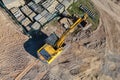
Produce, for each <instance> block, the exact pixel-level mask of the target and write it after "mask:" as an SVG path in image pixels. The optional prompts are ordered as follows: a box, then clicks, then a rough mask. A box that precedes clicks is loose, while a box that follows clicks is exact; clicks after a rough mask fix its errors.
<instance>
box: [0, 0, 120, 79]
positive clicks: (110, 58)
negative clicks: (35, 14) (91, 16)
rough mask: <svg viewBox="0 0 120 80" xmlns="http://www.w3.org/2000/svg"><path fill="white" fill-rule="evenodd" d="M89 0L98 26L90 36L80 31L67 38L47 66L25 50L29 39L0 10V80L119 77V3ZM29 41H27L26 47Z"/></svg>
mask: <svg viewBox="0 0 120 80" xmlns="http://www.w3.org/2000/svg"><path fill="white" fill-rule="evenodd" d="M92 1H93V3H94V4H95V5H96V7H97V9H98V10H99V12H100V16H101V19H100V25H99V27H98V28H97V30H96V31H94V32H91V33H90V34H89V35H88V34H86V32H85V31H82V32H80V33H78V34H77V35H76V36H74V37H69V38H68V39H67V40H66V41H68V42H67V43H68V45H69V46H67V49H65V51H64V52H63V53H62V54H61V55H60V56H59V57H58V58H57V59H56V60H55V61H54V62H53V63H52V64H50V65H47V64H44V63H42V62H40V61H38V62H37V61H36V58H34V57H33V56H32V55H31V54H30V53H28V52H29V51H26V49H25V46H24V44H25V42H27V41H29V39H28V38H27V37H26V36H24V35H23V34H21V33H20V32H19V31H18V30H17V28H16V25H14V24H13V23H12V21H11V20H10V19H9V18H8V17H7V14H4V13H3V11H2V10H0V45H1V46H0V80H14V79H17V80H119V78H120V58H119V57H120V54H119V53H120V15H119V14H120V8H119V7H120V6H119V4H116V3H114V2H112V1H110V0H92ZM103 2H104V3H103ZM30 41H31V40H30ZM34 41H35V42H36V41H37V40H34ZM38 43H39V41H38ZM31 44H33V41H32V42H29V43H28V44H26V47H28V48H29V49H28V50H30V49H31V48H33V47H34V46H33V45H31ZM36 44H37V43H36ZM31 46H32V47H31ZM30 47H31V48H30ZM33 49H34V48H33ZM33 49H31V51H32V52H34V50H33ZM32 54H33V53H32ZM33 63H34V64H33Z"/></svg>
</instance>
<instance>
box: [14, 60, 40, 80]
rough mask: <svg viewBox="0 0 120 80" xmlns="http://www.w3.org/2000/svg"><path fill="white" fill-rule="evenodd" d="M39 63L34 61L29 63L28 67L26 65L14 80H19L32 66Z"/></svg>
mask: <svg viewBox="0 0 120 80" xmlns="http://www.w3.org/2000/svg"><path fill="white" fill-rule="evenodd" d="M38 62H39V60H36V61H35V62H33V63H31V64H30V65H28V66H27V67H26V68H25V69H24V70H23V72H21V73H20V74H19V75H18V76H17V77H16V78H15V80H21V79H22V78H23V77H24V76H25V75H26V74H27V73H28V72H29V71H30V70H31V69H32V67H33V66H35V65H36V64H37V63H38Z"/></svg>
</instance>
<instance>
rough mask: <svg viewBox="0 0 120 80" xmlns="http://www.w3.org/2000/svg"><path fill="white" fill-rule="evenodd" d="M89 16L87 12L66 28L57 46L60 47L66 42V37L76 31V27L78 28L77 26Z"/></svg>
mask: <svg viewBox="0 0 120 80" xmlns="http://www.w3.org/2000/svg"><path fill="white" fill-rule="evenodd" d="M87 17H88V15H87V14H85V15H84V16H83V17H82V18H79V19H78V20H77V21H76V22H75V23H74V24H73V25H72V26H71V27H70V28H69V29H68V30H66V31H65V32H64V33H63V34H62V36H61V37H60V39H59V40H58V41H57V43H56V47H57V48H60V47H61V46H62V45H63V44H64V41H65V39H66V37H67V36H68V34H70V33H72V32H73V31H74V29H75V28H76V26H77V25H79V24H80V23H81V22H82V21H84V20H86V19H87Z"/></svg>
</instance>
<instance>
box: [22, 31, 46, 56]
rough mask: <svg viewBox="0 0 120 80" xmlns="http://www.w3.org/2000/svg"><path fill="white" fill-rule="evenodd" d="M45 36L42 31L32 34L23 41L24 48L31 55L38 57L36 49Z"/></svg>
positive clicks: (40, 45) (42, 42) (41, 43)
mask: <svg viewBox="0 0 120 80" xmlns="http://www.w3.org/2000/svg"><path fill="white" fill-rule="evenodd" d="M47 37H48V36H47V35H46V34H44V33H43V32H40V33H39V34H35V35H32V38H29V40H27V41H26V42H25V43H24V49H25V50H26V51H27V52H28V53H29V54H30V55H32V56H33V57H35V58H38V57H37V50H38V49H39V48H40V47H42V46H43V45H44V44H45V39H46V38H47Z"/></svg>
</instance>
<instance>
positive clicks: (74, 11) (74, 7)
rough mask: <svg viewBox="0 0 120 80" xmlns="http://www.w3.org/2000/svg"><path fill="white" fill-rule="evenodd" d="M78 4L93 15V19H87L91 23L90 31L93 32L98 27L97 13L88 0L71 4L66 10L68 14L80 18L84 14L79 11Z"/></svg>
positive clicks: (78, 0) (79, 0)
mask: <svg viewBox="0 0 120 80" xmlns="http://www.w3.org/2000/svg"><path fill="white" fill-rule="evenodd" d="M80 4H82V5H83V6H86V7H87V8H88V9H89V10H90V11H92V13H94V14H95V16H94V19H92V18H90V17H89V18H88V21H89V22H90V23H92V28H91V29H92V30H95V29H96V28H97V27H98V24H99V17H100V15H99V12H98V11H97V9H96V8H95V7H94V5H93V3H92V2H91V1H90V0H77V1H76V2H74V3H73V4H71V5H70V6H69V8H68V12H69V13H70V14H76V15H78V16H82V15H83V14H84V12H83V11H82V10H81V9H80Z"/></svg>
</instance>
